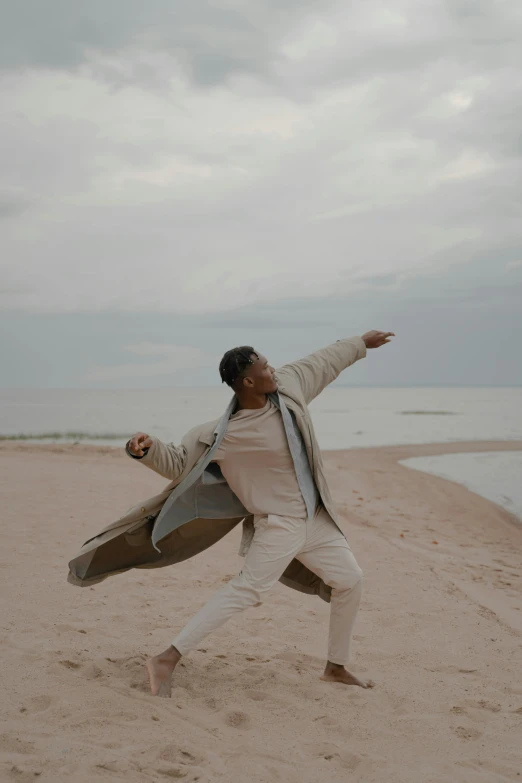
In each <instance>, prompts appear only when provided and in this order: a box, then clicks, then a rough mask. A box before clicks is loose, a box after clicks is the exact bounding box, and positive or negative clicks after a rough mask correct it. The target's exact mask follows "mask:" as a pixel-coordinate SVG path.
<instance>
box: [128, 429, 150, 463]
mask: <svg viewBox="0 0 522 783" xmlns="http://www.w3.org/2000/svg"><path fill="white" fill-rule="evenodd" d="M151 446H152V438H151V437H150V436H149V435H147V434H146V433H145V432H137V433H136V435H133V436H132V438H131V439H130V441H129V451H130V452H131V453H132V454H134V455H135V456H136V457H143V455H144V453H145V452H144V449H148V448H150V447H151Z"/></svg>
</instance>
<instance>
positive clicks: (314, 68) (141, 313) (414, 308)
mask: <svg viewBox="0 0 522 783" xmlns="http://www.w3.org/2000/svg"><path fill="white" fill-rule="evenodd" d="M352 5H353V4H352ZM29 20H30V23H29ZM520 21H521V12H520V4H519V3H518V2H516V0H512V2H509V1H506V2H503V3H497V4H492V3H490V2H489V0H473V2H464V0H451V2H450V0H447V1H446V0H430V2H429V3H424V4H419V3H416V2H414V0H391V1H390V2H387V3H383V2H379V1H378V0H368V2H366V3H360V4H355V5H353V7H352V6H350V5H347V4H345V3H339V2H333V1H332V2H313V1H312V0H309V1H308V2H285V3H281V2H276V0H270V1H269V0H265V1H264V2H260V1H259V2H254V0H251V1H250V2H248V1H246V2H242V3H241V4H236V5H234V4H231V3H224V2H222V3H219V2H210V0H209V2H193V3H184V4H182V3H177V4H172V3H171V2H170V0H151V2H149V3H143V2H141V0H125V2H124V0H112V1H111V2H110V3H105V2H102V1H101V0H93V2H91V3H88V4H84V5H83V6H80V5H78V4H77V3H71V2H68V1H66V0H63V1H62V2H59V1H58V0H48V2H46V3H40V2H36V0H35V2H29V0H21V2H19V3H4V4H3V5H2V20H1V23H0V69H1V70H2V73H1V75H0V97H1V99H2V105H3V107H4V112H3V113H4V117H5V121H4V122H3V123H2V126H1V128H0V173H1V181H2V187H3V188H5V191H3V192H5V196H4V197H3V200H2V198H0V218H3V220H2V230H1V232H0V257H1V259H2V260H1V263H2V285H3V288H2V290H0V303H1V305H2V308H3V309H4V310H5V311H6V312H7V313H8V319H7V322H6V328H7V329H8V330H10V331H12V330H13V328H14V327H13V324H15V323H16V324H17V327H18V328H19V332H16V333H13V334H12V335H11V343H9V344H8V343H6V342H4V343H3V349H2V350H3V356H5V355H6V354H7V355H8V357H9V358H8V360H6V361H7V364H8V365H9V367H10V368H11V369H10V374H9V383H12V382H13V383H14V380H13V379H18V381H17V382H18V383H20V384H23V383H28V384H35V383H39V382H42V377H43V374H44V375H45V383H46V384H47V385H52V384H53V383H56V384H62V383H63V384H65V385H75V384H81V383H84V382H87V383H91V384H102V383H103V382H106V383H109V382H111V383H117V382H118V369H117V368H118V367H120V368H121V373H123V374H125V373H127V378H126V380H125V382H126V383H128V380H129V379H128V375H129V374H130V375H132V373H133V371H134V369H133V368H134V359H135V358H136V361H137V362H138V364H139V362H140V361H142V360H143V362H145V359H144V358H143V357H142V358H140V357H132V367H131V366H129V365H130V362H129V355H128V352H127V353H126V352H125V346H128V345H133V344H134V345H136V344H139V343H142V342H146V343H150V344H151V345H161V344H163V343H164V344H165V345H166V346H168V345H171V346H172V345H176V346H189V350H190V346H193V348H194V350H195V351H202V352H204V354H205V355H207V351H210V353H211V354H212V355H214V356H218V358H219V357H220V356H221V354H222V353H223V351H224V350H226V349H227V348H228V347H230V345H234V344H239V343H245V342H246V343H248V342H253V343H254V344H258V343H259V344H260V349H262V350H263V351H264V352H265V353H269V352H270V353H271V352H273V354H274V357H275V359H276V361H286V360H288V358H291V357H292V356H295V355H299V354H301V353H306V352H308V350H312V349H313V348H314V347H318V346H319V345H320V344H323V343H327V342H329V341H330V340H331V339H332V338H335V339H336V336H337V335H339V334H345V333H346V331H348V332H356V331H359V330H361V329H363V328H372V327H374V326H375V327H376V328H386V329H387V328H391V329H396V330H397V332H400V333H401V342H400V343H399V342H398V343H397V348H393V352H392V350H390V351H389V352H388V354H387V355H388V356H390V357H393V362H392V360H391V358H390V359H389V360H388V359H384V360H383V363H382V364H381V365H380V368H381V369H380V370H379V371H377V370H373V369H371V368H372V367H374V365H373V364H369V365H368V366H367V368H363V369H361V370H358V371H357V372H358V373H360V374H359V375H357V378H359V379H360V380H361V382H362V381H363V380H364V381H367V382H378V383H385V382H386V380H387V379H388V380H389V381H390V382H393V383H397V382H399V381H400V379H401V378H402V379H405V380H408V382H423V381H426V382H435V381H436V380H437V378H439V376H440V379H441V380H443V381H444V382H448V383H449V382H452V379H453V380H455V382H456V379H460V381H461V382H464V381H465V380H466V378H467V379H468V380H469V382H473V383H479V382H482V381H483V380H484V379H485V378H486V377H487V378H489V381H490V382H494V381H495V379H496V380H497V381H498V382H506V383H508V382H509V383H511V382H520V376H519V374H518V372H519V371H518V370H517V369H516V368H514V367H512V360H510V349H509V348H508V347H506V348H504V347H502V348H501V349H500V351H501V354H502V356H503V357H504V358H503V359H502V361H501V362H500V359H499V362H500V364H498V365H496V366H495V367H496V375H495V373H493V372H492V371H491V373H490V367H488V366H485V363H484V360H483V356H480V355H479V348H478V347H477V339H478V344H482V345H483V346H485V347H486V348H487V352H492V351H493V352H494V350H495V346H499V345H501V344H503V340H504V334H505V331H506V330H515V331H516V330H518V331H519V330H520V316H519V313H518V312H517V310H518V308H519V305H518V301H519V297H520V285H521V275H522V272H521V266H520V261H521V260H522V230H521V222H520V182H522V149H521V143H520V127H521V122H522V90H521V84H522V76H521V74H522V62H521V58H522V45H521V43H522V32H521V26H520ZM43 314H45V315H43ZM101 324H103V329H102V327H101ZM82 330H83V331H82ZM44 335H45V339H44ZM70 335H75V339H74V341H73V339H72V337H70ZM282 335H283V336H282ZM416 340H417V343H416V342H415V341H416ZM283 343H284V345H283ZM11 344H12V345H13V346H16V350H17V351H18V353H17V355H16V356H14V355H13V354H12V351H13V350H14V349H13V348H12V347H11ZM442 344H444V346H445V347H446V348H447V347H448V346H449V353H448V354H445V353H444V351H443V349H442V347H441V345H442ZM73 345H75V346H77V347H78V351H77V352H76V353H75V351H74V350H73V349H72V346H73ZM35 346H38V349H37V348H36V347H35ZM399 346H401V347H399ZM424 346H427V349H426V350H424ZM462 346H466V349H465V350H466V351H467V354H466V355H467V357H471V358H470V360H469V366H468V364H467V363H465V364H464V366H463V363H462V360H461V359H462V353H461V348H462ZM166 350H167V349H166ZM498 350H499V349H498V347H497V351H498ZM401 351H402V353H401ZM63 355H67V357H68V363H67V364H65V365H64V364H63V363H62V362H61V356H63ZM433 355H436V356H437V360H438V362H439V366H438V367H437V371H438V372H439V374H438V375H437V374H436V373H435V368H434V365H433V361H432V358H431V357H432V356H433ZM488 355H489V354H488ZM412 356H414V357H415V361H414V363H413V365H412V363H411V357H412ZM42 357H45V362H44V361H43V360H42ZM79 357H81V359H82V360H81V362H80V359H79ZM471 359H473V361H471ZM394 362H395V363H394ZM441 362H442V365H440V363H441ZM149 364H151V365H152V364H154V365H155V366H156V370H157V372H158V374H157V377H156V378H153V377H152V378H150V379H149V382H150V383H151V384H152V385H154V384H155V383H161V384H165V385H168V384H169V383H179V382H184V379H185V376H184V374H183V372H182V371H181V370H180V371H179V372H177V371H173V373H172V374H169V367H168V362H166V361H163V362H161V363H160V362H159V361H158V362H155V363H154V362H152V360H149ZM6 366H7V365H6ZM86 367H91V370H90V373H91V375H90V380H89V379H87V380H85V378H86V376H85V372H86V370H85V368H86ZM491 367H492V365H491ZM45 368H47V369H45ZM100 368H101V369H100ZM104 368H108V369H104ZM111 368H113V369H111ZM114 368H115V369H114ZM125 368H126V369H125ZM193 370H194V382H196V381H198V382H205V383H207V382H209V379H210V378H211V375H209V374H208V372H209V371H208V369H206V368H205V367H203V366H199V365H198V366H197V367H194V368H193ZM44 371H45V372H44ZM42 373H43V374H42ZM379 373H380V374H379ZM488 373H490V374H489V375H488ZM191 377H192V376H191ZM82 379H83V380H82ZM104 379H105V381H104ZM517 379H518V380H517ZM122 383H124V379H123V378H122Z"/></svg>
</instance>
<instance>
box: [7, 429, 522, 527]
mask: <svg viewBox="0 0 522 783" xmlns="http://www.w3.org/2000/svg"><path fill="white" fill-rule="evenodd" d="M5 451H9V452H15V453H26V454H30V453H36V454H38V453H49V454H67V455H71V456H82V455H95V454H103V455H107V456H112V457H115V458H117V457H118V456H121V455H122V453H123V448H122V447H121V446H112V445H104V444H99V445H97V444H96V443H71V442H68V441H64V442H63V443H60V442H55V443H42V442H34V441H27V440H19V441H18V440H6V441H0V455H1V454H2V452H5ZM509 451H522V440H515V439H513V440H494V441H490V440H488V441H482V440H472V441H448V442H438V441H437V442H435V443H413V444H397V445H392V446H363V447H361V446H354V447H353V448H350V449H322V450H321V452H322V454H323V457H325V458H326V459H328V458H329V457H331V458H332V459H335V458H337V457H338V456H339V455H343V454H357V455H361V456H362V457H363V458H364V457H367V456H368V457H370V458H371V457H373V456H374V454H375V452H378V453H379V455H380V456H381V457H382V458H384V459H386V461H387V462H388V461H391V462H393V463H397V464H398V463H400V462H401V461H402V460H407V459H412V458H416V457H435V456H444V455H446V454H480V453H483V452H500V453H502V452H509ZM123 457H124V459H125V460H126V459H127V457H126V456H125V455H124V454H123ZM400 467H402V468H403V469H405V470H408V471H413V470H416V471H417V472H419V473H421V474H423V475H425V476H431V477H432V478H437V479H438V480H439V481H446V482H448V483H450V484H453V485H455V486H458V487H460V488H462V489H463V490H466V491H467V492H470V493H471V494H474V495H477V497H480V498H481V499H482V500H484V501H486V502H488V503H490V504H491V505H492V506H494V507H495V508H497V509H499V510H500V511H502V512H503V513H504V514H505V515H506V518H507V519H509V521H510V523H511V524H517V525H520V524H522V519H521V518H520V517H518V516H517V515H516V514H514V513H512V512H510V511H509V510H508V509H506V508H505V507H504V506H502V505H501V504H499V503H496V502H495V501H493V500H490V499H489V498H487V497H485V496H484V495H481V494H480V493H479V492H476V491H474V490H472V489H469V488H468V487H466V486H465V485H464V484H462V483H460V482H458V481H456V480H453V479H451V478H447V477H441V476H438V475H437V474H435V473H431V472H429V471H424V470H422V469H419V468H412V467H409V466H407V465H402V466H400Z"/></svg>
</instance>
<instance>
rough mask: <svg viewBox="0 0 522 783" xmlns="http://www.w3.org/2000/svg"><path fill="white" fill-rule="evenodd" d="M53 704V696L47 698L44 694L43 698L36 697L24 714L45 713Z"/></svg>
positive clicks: (29, 703)
mask: <svg viewBox="0 0 522 783" xmlns="http://www.w3.org/2000/svg"><path fill="white" fill-rule="evenodd" d="M52 703H53V699H52V697H51V696H46V695H44V694H42V696H34V697H33V698H32V699H31V700H30V701H29V702H28V705H27V707H25V709H24V712H27V713H28V714H29V715H31V714H32V713H35V712H45V710H48V709H49V707H50V706H51V704H52Z"/></svg>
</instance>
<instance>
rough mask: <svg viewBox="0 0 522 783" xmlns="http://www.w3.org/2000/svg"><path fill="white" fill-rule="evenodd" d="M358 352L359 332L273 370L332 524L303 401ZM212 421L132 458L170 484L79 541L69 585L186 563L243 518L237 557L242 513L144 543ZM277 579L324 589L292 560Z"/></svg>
mask: <svg viewBox="0 0 522 783" xmlns="http://www.w3.org/2000/svg"><path fill="white" fill-rule="evenodd" d="M364 356H366V345H365V343H364V341H363V340H362V338H361V337H352V338H348V339H344V340H338V341H337V342H336V343H333V344H332V345H329V346H327V347H326V348H323V349H321V350H319V351H316V352H315V353H312V354H310V355H309V356H307V357H305V358H304V359H301V360H299V361H297V362H293V363H291V364H287V365H284V366H283V367H281V368H280V369H278V370H277V371H276V378H277V381H278V387H279V394H280V395H282V396H283V398H284V401H285V403H286V405H287V407H288V408H289V409H290V410H291V411H293V413H294V415H295V418H296V422H297V425H298V427H299V430H300V431H301V434H302V436H303V440H304V443H305V447H306V451H307V455H308V459H309V461H310V465H311V466H312V471H313V475H314V479H315V482H316V485H317V489H318V491H319V494H320V497H321V501H322V503H323V505H324V507H325V509H326V510H327V511H328V513H329V514H330V516H331V517H332V519H333V520H334V522H335V523H336V524H338V517H337V512H336V509H335V505H334V503H333V500H332V496H331V493H330V490H329V487H328V483H327V481H326V477H325V475H324V469H323V461H322V457H321V452H320V449H319V445H318V443H317V439H316V436H315V432H314V428H313V424H312V420H311V416H310V413H309V410H308V404H309V403H310V402H311V401H312V400H313V399H314V398H315V397H317V395H318V394H320V393H321V391H322V390H323V389H324V388H325V387H326V386H328V384H330V383H332V381H334V380H335V379H336V378H337V377H338V375H339V374H340V373H341V372H342V371H343V370H344V369H346V368H347V367H349V366H350V365H351V364H353V363H354V362H356V361H358V360H359V359H362V358H363V357H364ZM218 421H219V420H217V421H211V422H207V423H205V424H202V425H199V426H197V427H194V428H193V429H192V430H190V431H189V432H188V433H187V434H186V435H185V436H184V438H183V439H182V441H181V443H180V445H179V446H176V445H174V444H172V443H169V444H166V443H163V442H162V441H160V440H159V439H157V438H153V442H152V445H151V447H150V449H149V451H148V453H147V454H146V456H145V457H143V459H141V460H140V462H141V463H142V464H143V465H146V466H147V467H148V468H150V469H151V470H154V471H155V472H156V473H159V474H160V475H161V476H163V477H165V478H166V479H169V480H170V483H169V484H168V486H167V487H165V489H164V491H163V492H161V493H160V494H159V495H155V496H154V497H152V498H149V499H147V500H145V501H143V502H142V503H139V504H138V505H136V506H133V507H132V508H130V509H129V510H128V511H127V512H126V513H125V514H124V515H123V516H122V517H120V519H118V520H116V521H115V522H113V523H112V524H111V525H109V526H108V527H106V528H105V529H104V530H102V532H101V533H99V534H98V535H97V536H95V537H94V538H92V539H89V540H88V541H87V542H86V543H85V544H84V545H83V547H82V549H81V550H80V553H79V554H78V555H77V556H76V557H75V558H74V559H73V560H71V562H70V563H69V568H70V571H69V575H68V581H69V582H70V583H71V584H75V585H79V586H82V587H83V586H87V585H92V584H95V583H97V582H101V581H102V580H103V579H106V578H107V577H108V576H112V575H114V574H117V573H122V572H124V571H128V570H129V569H131V568H159V567H163V566H167V565H171V564H173V563H177V562H180V561H182V560H186V559H187V558H189V557H192V556H193V555H195V554H197V553H198V552H201V551H203V550H204V549H206V548H208V547H209V546H211V545H212V544H213V543H215V542H216V541H218V540H219V539H220V538H222V537H223V536H224V535H226V533H228V532H229V531H230V530H232V528H234V527H235V526H236V525H237V524H239V523H240V522H243V539H242V545H241V554H246V551H247V550H248V546H249V544H250V541H251V539H252V537H253V518H252V516H246V517H245V515H244V513H242V514H241V515H240V516H238V517H234V518H225V519H222V518H217V519H208V518H205V519H202V518H199V519H191V520H190V521H188V522H186V523H184V524H183V525H182V526H180V527H179V528H178V529H177V530H174V531H173V532H172V533H170V535H168V536H167V537H166V538H164V539H163V540H162V541H161V547H160V549H161V551H158V550H157V549H155V548H154V547H153V545H152V535H151V534H152V529H153V526H154V519H155V518H156V517H157V516H158V514H159V513H160V511H161V509H162V508H163V506H164V504H165V503H166V501H167V499H168V498H169V496H170V495H171V493H172V492H173V490H174V489H175V488H176V487H177V486H178V485H180V484H181V482H182V481H184V480H185V479H186V478H187V477H188V476H189V475H190V474H191V472H192V471H197V468H198V464H201V462H202V461H203V460H204V458H205V456H206V455H207V454H208V452H209V450H210V448H211V446H212V444H213V443H214V439H215V431H216V425H217V423H218ZM180 489H181V488H180ZM178 491H179V490H178ZM280 581H281V582H283V583H284V584H286V585H288V586H290V587H293V588H295V589H298V590H301V591H303V592H307V593H312V594H317V595H320V596H321V597H322V598H323V599H324V600H326V601H329V600H330V593H331V590H330V588H329V587H328V586H327V585H325V584H324V583H323V581H322V580H321V579H320V578H319V577H318V576H316V575H315V574H313V573H312V572H311V571H309V570H308V569H307V568H306V567H305V566H304V565H303V564H302V563H300V562H299V561H298V560H293V561H292V563H291V564H290V565H289V566H288V568H287V569H286V571H285V573H284V574H283V576H282V577H281V580H280Z"/></svg>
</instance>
